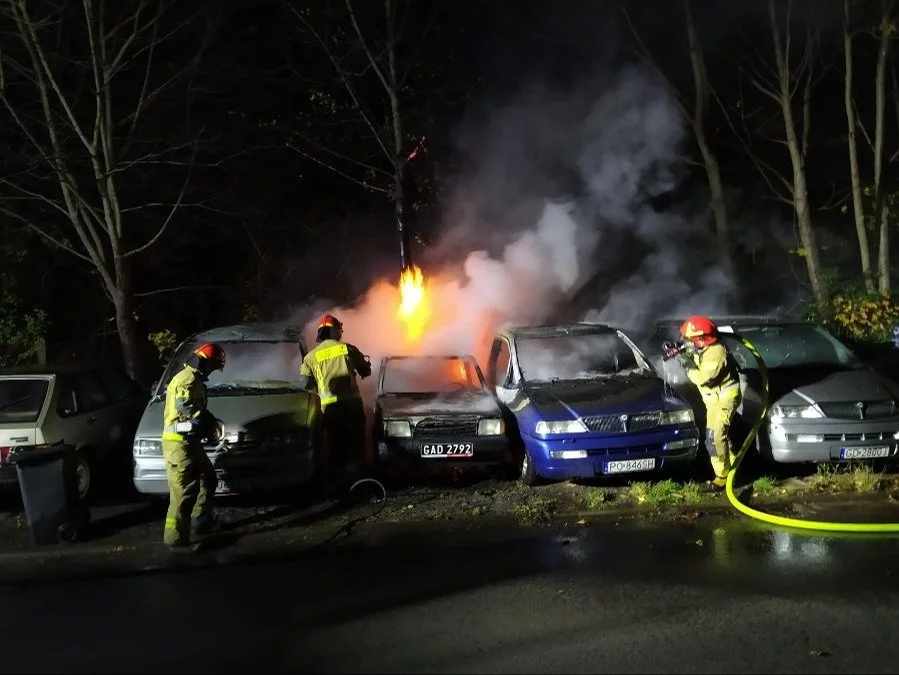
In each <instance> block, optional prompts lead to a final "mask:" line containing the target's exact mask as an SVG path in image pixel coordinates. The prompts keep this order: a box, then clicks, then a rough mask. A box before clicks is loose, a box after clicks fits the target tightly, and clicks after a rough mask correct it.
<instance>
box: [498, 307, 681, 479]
mask: <svg viewBox="0 0 899 675" xmlns="http://www.w3.org/2000/svg"><path fill="white" fill-rule="evenodd" d="M487 373H488V374H487V379H488V382H489V383H490V384H492V385H493V386H494V387H495V388H496V393H497V396H498V397H499V399H500V401H502V402H503V404H504V405H505V406H507V408H508V411H509V412H510V413H511V416H512V418H511V419H512V421H513V422H514V423H515V425H516V426H517V430H518V434H519V435H520V437H521V440H522V443H523V446H524V447H523V449H522V450H523V452H522V466H521V478H522V481H523V482H525V483H527V484H530V485H533V484H535V483H537V482H538V481H539V480H540V479H542V478H544V479H551V480H571V479H579V478H580V479H583V478H593V477H595V476H600V475H611V474H622V473H629V472H635V471H656V470H659V469H662V468H663V467H671V465H673V464H676V463H681V462H687V463H689V462H692V461H693V460H694V459H695V458H696V449H697V446H698V434H697V430H696V425H695V424H694V421H693V411H692V410H691V408H690V406H689V405H688V404H687V402H686V401H684V399H683V398H682V397H681V396H679V395H678V394H677V393H676V392H675V391H674V390H672V389H671V388H670V387H667V386H666V385H665V382H664V380H663V379H662V378H661V377H660V376H659V374H658V373H657V372H656V371H655V369H654V368H653V367H652V365H651V364H650V363H649V361H648V360H647V359H646V357H645V356H644V355H643V353H642V352H641V351H640V349H639V348H638V347H637V346H636V345H635V344H634V343H633V342H632V341H631V340H630V339H629V338H628V337H627V336H626V335H625V334H624V333H623V332H622V331H621V330H618V329H615V328H612V327H610V326H605V325H600V324H583V323H581V324H568V325H555V326H530V327H519V328H512V329H509V330H505V331H502V332H500V333H499V334H498V335H497V336H496V338H495V339H494V341H493V346H492V349H491V352H490V357H489V363H488V370H487Z"/></svg>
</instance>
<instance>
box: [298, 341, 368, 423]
mask: <svg viewBox="0 0 899 675" xmlns="http://www.w3.org/2000/svg"><path fill="white" fill-rule="evenodd" d="M356 373H358V374H359V375H361V376H362V377H368V376H369V375H371V364H369V363H368V362H367V361H366V360H365V358H364V357H363V356H362V352H360V351H359V350H358V349H357V348H356V347H354V346H353V345H351V344H348V343H346V342H341V341H339V340H322V341H321V342H320V343H319V344H318V345H317V346H316V347H315V349H313V350H312V351H310V352H309V353H308V354H306V357H305V358H304V359H303V365H301V366H300V375H304V376H306V377H311V378H313V379H314V380H315V384H316V386H317V387H318V395H319V397H320V398H321V407H322V409H323V410H324V408H326V407H327V406H328V405H329V404H331V403H334V402H335V401H342V400H346V399H353V398H359V385H358V384H357V383H356Z"/></svg>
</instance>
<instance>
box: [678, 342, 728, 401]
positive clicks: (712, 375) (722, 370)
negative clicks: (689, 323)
mask: <svg viewBox="0 0 899 675" xmlns="http://www.w3.org/2000/svg"><path fill="white" fill-rule="evenodd" d="M690 358H691V359H692V360H693V363H694V364H695V365H696V368H695V369H692V368H691V369H689V370H687V377H688V378H690V382H692V383H693V384H695V385H696V387H697V388H698V389H699V393H700V394H702V398H703V400H706V401H707V400H709V399H713V400H721V399H733V398H737V397H738V396H740V379H739V375H738V374H737V366H736V363H734V359H733V357H732V356H731V355H730V353H729V352H728V351H727V348H726V347H725V346H724V345H722V344H720V343H716V344H713V345H709V346H708V347H706V348H704V349H700V350H698V351H696V352H693V353H692V354H691V355H690Z"/></svg>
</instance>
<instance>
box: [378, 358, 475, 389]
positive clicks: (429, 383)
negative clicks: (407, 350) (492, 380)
mask: <svg viewBox="0 0 899 675" xmlns="http://www.w3.org/2000/svg"><path fill="white" fill-rule="evenodd" d="M483 388H484V381H483V378H482V377H481V373H480V371H479V370H478V368H477V366H476V365H475V363H474V362H473V361H471V360H470V359H463V358H458V357H439V356H437V357H428V356H421V357H408V358H392V359H387V362H386V364H385V366H384V373H383V380H382V385H381V392H382V393H384V394H436V393H444V392H449V393H451V392H462V391H481V390H482V389H483Z"/></svg>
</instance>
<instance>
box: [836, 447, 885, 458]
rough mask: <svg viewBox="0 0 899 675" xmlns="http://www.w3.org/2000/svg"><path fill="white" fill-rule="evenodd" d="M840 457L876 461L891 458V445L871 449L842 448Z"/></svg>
mask: <svg viewBox="0 0 899 675" xmlns="http://www.w3.org/2000/svg"><path fill="white" fill-rule="evenodd" d="M840 456H841V457H842V458H843V459H876V458H878V457H889V456H890V446H889V445H875V446H873V447H870V448H840Z"/></svg>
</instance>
